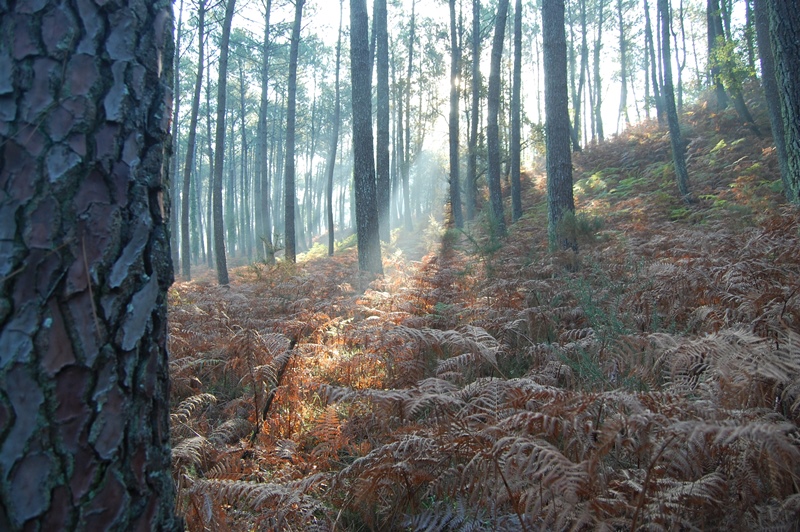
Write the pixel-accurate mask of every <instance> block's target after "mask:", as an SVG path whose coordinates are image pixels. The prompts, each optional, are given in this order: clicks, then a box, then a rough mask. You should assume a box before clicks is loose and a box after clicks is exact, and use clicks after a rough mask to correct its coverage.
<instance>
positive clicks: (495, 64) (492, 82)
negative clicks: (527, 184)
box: [486, 0, 508, 236]
mask: <svg viewBox="0 0 800 532" xmlns="http://www.w3.org/2000/svg"><path fill="white" fill-rule="evenodd" d="M507 15H508V0H500V1H499V2H498V4H497V14H496V18H495V25H494V38H493V39H492V62H491V67H490V70H489V95H488V103H489V117H488V121H487V126H486V142H487V149H488V152H489V168H488V181H489V200H490V202H491V215H490V216H491V220H492V228H493V231H494V232H495V234H497V235H499V236H505V235H506V221H505V216H504V215H503V197H502V190H501V187H500V127H499V125H498V123H497V118H498V114H499V112H500V64H501V62H502V59H503V39H504V35H505V31H506V17H507Z"/></svg>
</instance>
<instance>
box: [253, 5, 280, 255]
mask: <svg viewBox="0 0 800 532" xmlns="http://www.w3.org/2000/svg"><path fill="white" fill-rule="evenodd" d="M271 12H272V0H267V3H266V6H265V13H264V19H265V20H264V41H263V44H262V51H261V54H262V56H261V101H260V105H259V109H258V140H257V142H258V146H257V148H256V180H257V184H256V196H257V198H256V202H257V203H256V204H257V205H258V208H257V209H256V257H257V258H259V259H262V258H263V259H264V260H265V261H266V262H267V264H274V263H275V248H274V247H273V243H272V227H271V226H272V216H271V212H270V190H269V187H270V180H269V165H268V164H267V150H268V148H267V110H268V108H269V95H268V89H269V58H270V53H269V52H270V50H269V33H270V25H269V18H270V14H271Z"/></svg>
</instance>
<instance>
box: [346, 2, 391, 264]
mask: <svg viewBox="0 0 800 532" xmlns="http://www.w3.org/2000/svg"><path fill="white" fill-rule="evenodd" d="M368 26H369V21H368V16H367V2H366V0H350V65H351V67H350V72H351V85H352V91H353V96H352V105H353V176H354V187H355V195H356V198H355V204H356V234H357V238H358V267H359V270H361V271H362V272H370V273H377V274H382V273H383V265H382V263H381V242H380V235H379V231H378V202H377V190H376V183H375V159H374V155H373V152H372V146H373V144H372V90H371V89H372V87H371V85H372V83H371V77H372V76H371V71H372V69H371V66H370V57H369V42H368V40H369V38H368V32H369V28H368Z"/></svg>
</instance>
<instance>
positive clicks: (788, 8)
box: [769, 1, 800, 205]
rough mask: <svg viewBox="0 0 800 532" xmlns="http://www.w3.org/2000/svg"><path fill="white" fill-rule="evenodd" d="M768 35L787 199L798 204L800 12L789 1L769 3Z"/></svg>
mask: <svg viewBox="0 0 800 532" xmlns="http://www.w3.org/2000/svg"><path fill="white" fill-rule="evenodd" d="M769 8H770V10H769V19H770V35H771V36H772V39H771V41H772V55H773V59H774V66H775V81H776V86H777V88H778V99H779V102H780V108H781V116H782V118H783V134H784V138H785V144H786V169H787V171H788V176H787V177H786V179H785V182H786V183H787V185H788V186H787V187H786V190H785V193H786V198H787V199H788V200H789V201H790V202H792V203H793V204H795V205H798V204H800V44H798V41H797V35H798V30H799V29H800V12H798V10H797V6H794V5H790V3H789V2H778V1H772V2H769Z"/></svg>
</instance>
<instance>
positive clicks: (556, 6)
mask: <svg viewBox="0 0 800 532" xmlns="http://www.w3.org/2000/svg"><path fill="white" fill-rule="evenodd" d="M542 39H543V43H544V50H543V51H544V76H545V77H544V81H545V85H544V98H545V115H546V118H545V135H546V138H547V145H546V152H547V212H548V217H547V220H548V225H547V232H548V237H549V240H550V245H551V246H553V247H558V248H561V249H573V250H575V251H577V249H578V243H577V241H576V240H575V234H574V224H571V225H570V224H568V223H564V217H565V216H568V215H570V214H573V215H574V212H575V200H574V196H573V193H572V153H571V152H570V127H569V109H568V101H569V100H568V96H567V36H566V33H565V30H564V0H547V1H545V2H543V4H542Z"/></svg>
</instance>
